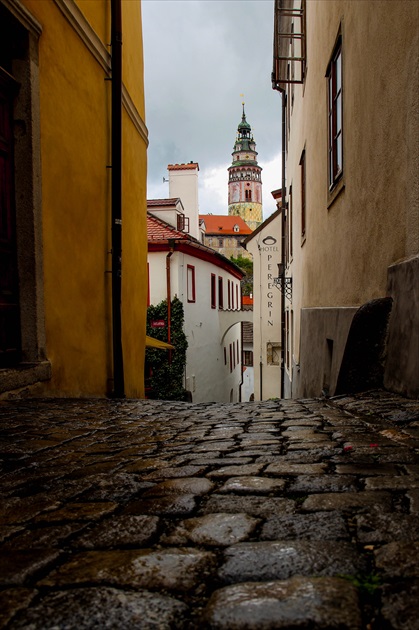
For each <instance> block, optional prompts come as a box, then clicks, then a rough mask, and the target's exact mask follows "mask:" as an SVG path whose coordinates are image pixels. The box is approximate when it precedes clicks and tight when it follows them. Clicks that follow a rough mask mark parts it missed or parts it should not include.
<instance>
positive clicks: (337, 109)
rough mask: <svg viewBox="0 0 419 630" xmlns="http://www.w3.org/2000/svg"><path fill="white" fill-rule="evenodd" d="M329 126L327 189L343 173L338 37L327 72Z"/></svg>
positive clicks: (340, 45)
mask: <svg viewBox="0 0 419 630" xmlns="http://www.w3.org/2000/svg"><path fill="white" fill-rule="evenodd" d="M326 76H327V86H328V126H329V189H332V188H333V187H334V186H335V184H336V183H337V181H338V179H339V178H340V177H341V175H342V172H343V145H342V140H343V133H342V39H341V37H339V39H338V42H337V44H336V46H335V49H334V51H333V55H332V59H331V61H330V64H329V67H328V70H327V74H326Z"/></svg>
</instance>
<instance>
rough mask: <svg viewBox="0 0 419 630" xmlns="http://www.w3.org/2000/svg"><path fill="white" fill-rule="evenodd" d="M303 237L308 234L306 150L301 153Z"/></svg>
mask: <svg viewBox="0 0 419 630" xmlns="http://www.w3.org/2000/svg"><path fill="white" fill-rule="evenodd" d="M300 166H301V238H302V240H303V241H304V239H305V236H306V150H305V149H304V151H303V152H302V154H301V160H300Z"/></svg>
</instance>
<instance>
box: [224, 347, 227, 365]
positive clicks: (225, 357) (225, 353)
mask: <svg viewBox="0 0 419 630" xmlns="http://www.w3.org/2000/svg"><path fill="white" fill-rule="evenodd" d="M224 365H227V348H226V347H225V346H224Z"/></svg>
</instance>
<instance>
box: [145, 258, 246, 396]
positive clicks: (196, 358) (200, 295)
mask: <svg viewBox="0 0 419 630" xmlns="http://www.w3.org/2000/svg"><path fill="white" fill-rule="evenodd" d="M166 260H167V252H149V254H148V261H149V283H150V303H151V304H158V303H159V302H161V301H162V300H164V299H166V297H167V283H166ZM188 265H191V266H193V267H194V269H195V296H196V297H195V302H188V299H187V298H188V296H187V268H188ZM211 274H214V275H215V280H216V282H215V286H216V307H215V308H212V307H211ZM219 277H222V278H223V288H224V291H223V293H224V296H223V303H224V308H227V307H228V295H227V291H228V280H230V282H231V283H232V284H231V287H232V289H233V290H232V291H231V293H230V306H233V304H232V295H234V308H235V310H239V309H240V306H241V305H240V299H241V295H240V281H239V280H238V279H237V278H235V277H233V276H232V275H231V274H230V273H228V272H227V271H225V270H223V269H221V268H219V267H217V266H216V265H214V264H212V263H210V262H207V261H204V260H201V259H199V258H195V257H193V256H191V255H189V254H184V253H182V252H178V251H175V252H173V254H172V256H171V257H170V279H171V298H172V299H173V298H174V297H175V295H176V296H177V297H178V298H179V299H180V300H181V302H182V304H183V307H184V316H185V325H184V331H185V334H186V337H187V340H188V350H187V355H186V373H185V387H186V389H188V390H189V391H191V393H192V399H193V401H194V402H230V401H231V400H232V401H233V402H237V401H238V400H239V390H240V383H241V376H242V372H241V356H242V348H241V327H240V324H236V325H234V326H233V327H232V328H231V329H230V330H229V331H228V333H227V335H226V336H225V338H224V340H223V341H222V335H223V332H224V331H223V330H222V329H221V328H220V323H219V315H218V310H219V290H218V289H219V285H218V278H219ZM237 297H238V298H239V299H237ZM230 345H231V347H233V345H234V350H235V355H234V357H232V358H233V362H232V369H231V370H230ZM224 347H225V348H226V355H227V363H226V361H225V354H224Z"/></svg>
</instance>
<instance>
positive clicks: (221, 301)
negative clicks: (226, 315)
mask: <svg viewBox="0 0 419 630" xmlns="http://www.w3.org/2000/svg"><path fill="white" fill-rule="evenodd" d="M218 308H220V309H223V308H224V287H223V279H222V277H221V276H218Z"/></svg>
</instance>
